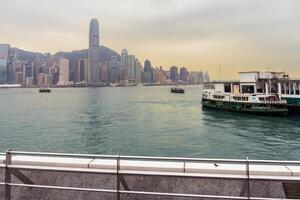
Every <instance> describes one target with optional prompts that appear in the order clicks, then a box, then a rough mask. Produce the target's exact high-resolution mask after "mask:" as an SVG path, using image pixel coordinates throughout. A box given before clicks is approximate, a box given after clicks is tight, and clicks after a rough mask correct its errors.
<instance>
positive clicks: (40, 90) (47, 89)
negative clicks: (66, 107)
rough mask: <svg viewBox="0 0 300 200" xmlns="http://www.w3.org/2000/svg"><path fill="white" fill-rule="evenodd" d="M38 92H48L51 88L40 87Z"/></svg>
mask: <svg viewBox="0 0 300 200" xmlns="http://www.w3.org/2000/svg"><path fill="white" fill-rule="evenodd" d="M39 92H40V93H50V92H51V89H50V88H49V87H40V89H39Z"/></svg>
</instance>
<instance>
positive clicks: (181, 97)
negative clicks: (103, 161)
mask: <svg viewBox="0 0 300 200" xmlns="http://www.w3.org/2000/svg"><path fill="white" fill-rule="evenodd" d="M169 90H170V87H165V86H161V87H127V88H54V89H52V91H51V93H49V94H41V93H39V92H38V89H1V90H0V151H2V152H4V151H6V150H7V149H9V148H10V149H14V150H26V151H48V152H69V153H96V154H116V153H120V154H123V155H151V156H185V157H209V158H246V157H249V158H250V159H281V160H282V159H283V160H299V157H300V156H299V155H300V117H299V116H288V117H270V116H256V115H250V114H238V113H226V112H220V111H215V110H202V106H201V94H202V87H201V86H186V87H185V91H186V93H185V94H172V93H170V91H169Z"/></svg>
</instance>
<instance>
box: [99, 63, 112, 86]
mask: <svg viewBox="0 0 300 200" xmlns="http://www.w3.org/2000/svg"><path fill="white" fill-rule="evenodd" d="M109 65H110V62H105V63H100V80H101V81H102V82H107V81H109Z"/></svg>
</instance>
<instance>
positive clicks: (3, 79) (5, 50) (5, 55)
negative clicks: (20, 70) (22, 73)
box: [0, 44, 10, 84]
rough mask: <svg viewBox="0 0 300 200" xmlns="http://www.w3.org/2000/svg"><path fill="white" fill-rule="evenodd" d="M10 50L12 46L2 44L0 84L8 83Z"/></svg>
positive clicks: (0, 49) (0, 46)
mask: <svg viewBox="0 0 300 200" xmlns="http://www.w3.org/2000/svg"><path fill="white" fill-rule="evenodd" d="M9 49H10V46H9V45H8V44H0V84H6V83H7V67H8V60H9Z"/></svg>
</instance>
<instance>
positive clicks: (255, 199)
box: [0, 150, 300, 200]
mask: <svg viewBox="0 0 300 200" xmlns="http://www.w3.org/2000/svg"><path fill="white" fill-rule="evenodd" d="M0 155H2V156H5V165H4V166H1V165H0V168H4V169H5V177H4V182H0V185H4V187H5V189H4V193H5V194H4V195H5V200H11V187H21V188H40V189H50V190H66V191H79V192H80V191H82V192H83V191H85V192H100V193H114V194H116V195H117V197H116V199H118V200H119V199H120V194H128V195H130V194H131V195H146V196H149V195H150V196H165V197H186V198H204V199H236V200H237V199H239V200H244V199H251V200H280V199H281V200H283V199H284V198H262V197H252V196H251V191H250V189H251V187H250V181H251V180H252V178H251V176H250V165H251V164H274V165H279V164H291V165H300V161H278V160H249V159H248V158H246V159H206V158H184V157H151V156H122V155H120V154H117V155H97V154H69V153H46V152H27V151H10V150H9V151H7V152H6V153H5V154H4V153H0ZM13 155H29V156H53V157H74V158H76V157H77V158H93V159H96V158H99V159H100V158H102V159H115V160H116V171H115V172H111V173H112V174H116V176H117V183H116V189H98V188H80V187H65V186H53V185H38V184H34V183H32V184H26V183H12V182H11V175H12V174H11V170H16V169H18V170H22V169H26V170H37V168H30V167H29V168H28V167H22V166H14V165H13V164H12V156H13ZM121 159H125V160H150V161H182V162H184V163H185V162H212V163H235V164H237V163H239V164H245V172H246V174H245V177H244V178H240V179H246V180H247V188H246V190H247V194H246V196H221V195H202V194H188V193H167V192H147V191H128V190H121V189H120V184H121V183H120V179H119V176H120V175H121V174H126V173H122V172H120V160H121ZM40 170H43V171H56V170H54V169H53V168H50V167H49V168H43V169H40ZM59 171H63V172H77V173H87V172H88V171H86V170H81V169H76V170H75V169H70V168H68V169H65V170H64V169H60V170H59ZM91 173H99V174H102V173H105V172H101V171H91ZM130 174H131V175H149V173H146V172H145V173H140V172H139V173H130ZM155 175H157V174H155ZM163 176H168V175H163ZM173 176H174V175H173ZM189 177H190V176H189ZM195 177H199V176H195ZM227 178H228V177H227ZM232 179H237V177H232ZM268 180H269V179H268ZM271 180H281V179H280V178H279V179H278V178H275V179H271ZM21 181H22V180H21ZM285 199H287V198H285ZM289 200H296V199H289Z"/></svg>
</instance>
